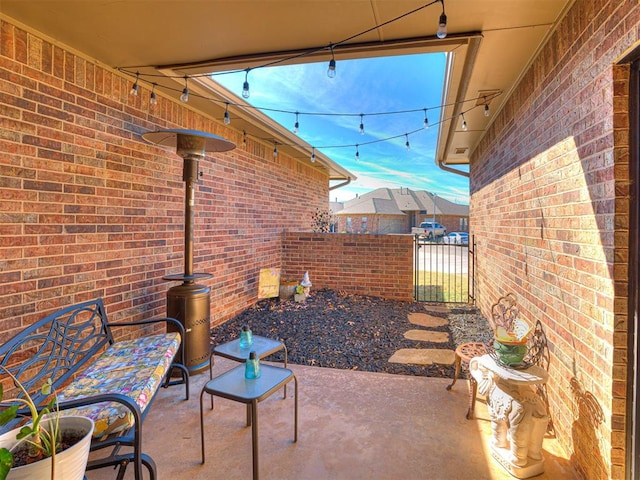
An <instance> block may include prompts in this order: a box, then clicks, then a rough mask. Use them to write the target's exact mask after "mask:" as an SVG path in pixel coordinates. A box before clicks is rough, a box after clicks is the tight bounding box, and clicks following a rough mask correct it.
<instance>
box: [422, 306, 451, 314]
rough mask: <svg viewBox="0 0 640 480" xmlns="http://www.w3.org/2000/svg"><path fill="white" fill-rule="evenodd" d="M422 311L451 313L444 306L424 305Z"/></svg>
mask: <svg viewBox="0 0 640 480" xmlns="http://www.w3.org/2000/svg"><path fill="white" fill-rule="evenodd" d="M424 309H425V310H426V311H427V312H434V313H451V309H450V308H449V307H447V306H446V305H425V306H424Z"/></svg>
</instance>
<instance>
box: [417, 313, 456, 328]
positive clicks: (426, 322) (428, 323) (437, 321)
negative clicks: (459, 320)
mask: <svg viewBox="0 0 640 480" xmlns="http://www.w3.org/2000/svg"><path fill="white" fill-rule="evenodd" d="M408 318H409V322H410V323H413V324H414V325H420V326H421V327H442V326H443V325H447V324H448V323H449V321H448V320H447V319H446V318H442V317H434V316H433V315H429V314H427V313H410V314H409V315H408Z"/></svg>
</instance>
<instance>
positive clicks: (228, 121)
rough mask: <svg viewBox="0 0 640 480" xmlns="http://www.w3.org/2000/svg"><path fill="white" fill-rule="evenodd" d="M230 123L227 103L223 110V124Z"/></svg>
mask: <svg viewBox="0 0 640 480" xmlns="http://www.w3.org/2000/svg"><path fill="white" fill-rule="evenodd" d="M230 123H231V116H230V115H229V104H228V103H227V106H226V108H225V110H224V124H225V125H229V124H230Z"/></svg>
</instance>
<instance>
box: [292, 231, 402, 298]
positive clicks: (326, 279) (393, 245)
mask: <svg viewBox="0 0 640 480" xmlns="http://www.w3.org/2000/svg"><path fill="white" fill-rule="evenodd" d="M305 271H308V272H309V277H310V279H311V282H312V283H313V288H331V289H335V290H344V291H346V292H348V293H353V294H359V295H372V296H376V297H383V298H391V299H397V300H407V301H410V300H412V299H413V237H412V236H411V235H357V234H341V233H295V232H289V233H285V234H284V239H283V242H282V275H283V276H285V277H287V278H296V279H297V278H302V275H303V274H304V272H305Z"/></svg>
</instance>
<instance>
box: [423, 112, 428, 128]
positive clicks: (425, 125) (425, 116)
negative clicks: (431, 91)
mask: <svg viewBox="0 0 640 480" xmlns="http://www.w3.org/2000/svg"><path fill="white" fill-rule="evenodd" d="M423 125H424V128H425V129H427V128H429V119H428V118H427V109H426V108H425V109H424V122H423Z"/></svg>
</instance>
